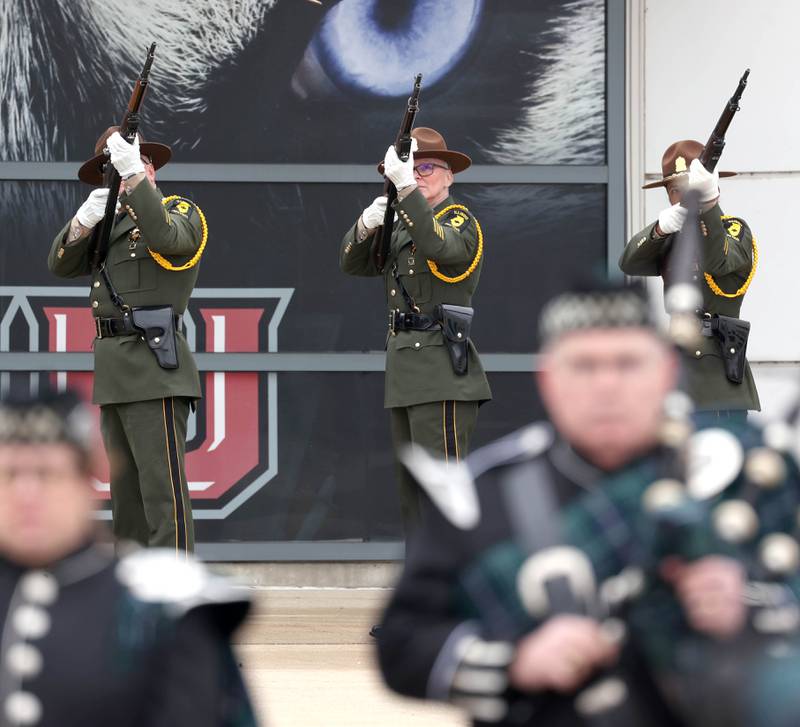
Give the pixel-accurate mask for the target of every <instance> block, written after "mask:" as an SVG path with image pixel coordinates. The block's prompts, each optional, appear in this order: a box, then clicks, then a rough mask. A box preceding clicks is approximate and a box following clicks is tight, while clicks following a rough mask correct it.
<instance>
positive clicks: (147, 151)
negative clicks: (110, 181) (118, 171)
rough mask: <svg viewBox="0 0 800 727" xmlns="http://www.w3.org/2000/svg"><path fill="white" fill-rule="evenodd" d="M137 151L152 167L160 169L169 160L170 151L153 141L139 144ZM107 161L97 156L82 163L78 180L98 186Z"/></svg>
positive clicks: (104, 157)
mask: <svg viewBox="0 0 800 727" xmlns="http://www.w3.org/2000/svg"><path fill="white" fill-rule="evenodd" d="M139 149H140V151H141V153H142V154H144V155H145V156H148V157H150V159H152V160H153V167H154V168H155V169H161V167H163V166H164V165H165V164H166V163H167V162H168V161H169V160H170V159H171V158H172V149H170V148H169V147H168V146H167V145H166V144H159V143H158V142H155V141H145V142H143V143H142V144H140V146H139ZM107 161H108V157H107V156H106V155H105V154H98V155H97V156H94V157H92V158H91V159H90V160H89V161H88V162H84V163H83V164H82V165H81V168H80V169H79V170H78V179H80V180H81V182H86V184H91V185H92V186H95V187H97V186H99V185H101V184H102V183H103V167H104V166H105V163H106V162H107Z"/></svg>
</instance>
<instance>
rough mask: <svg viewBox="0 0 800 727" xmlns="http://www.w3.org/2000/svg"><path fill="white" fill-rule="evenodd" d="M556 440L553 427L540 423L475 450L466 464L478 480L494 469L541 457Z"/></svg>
mask: <svg viewBox="0 0 800 727" xmlns="http://www.w3.org/2000/svg"><path fill="white" fill-rule="evenodd" d="M554 439H555V437H554V435H553V429H552V427H551V426H550V425H549V424H547V423H545V422H538V423H536V424H531V425H529V426H527V427H525V428H523V429H520V430H518V431H516V432H512V433H511V434H509V435H507V436H505V437H503V438H502V439H498V440H497V441H496V442H492V443H491V444H487V445H486V446H485V447H481V448H480V449H477V450H475V451H474V452H473V453H472V454H470V455H469V456H468V457H467V459H466V464H467V466H468V467H469V471H470V473H471V474H472V476H473V477H474V478H475V479H477V478H478V477H480V476H481V475H482V474H483V473H484V472H488V471H489V470H490V469H493V468H494V467H500V466H502V465H506V464H511V463H513V462H518V461H520V460H525V459H534V458H536V457H539V456H541V455H542V454H544V453H545V452H546V451H547V450H548V449H550V447H551V446H552V444H553V441H554Z"/></svg>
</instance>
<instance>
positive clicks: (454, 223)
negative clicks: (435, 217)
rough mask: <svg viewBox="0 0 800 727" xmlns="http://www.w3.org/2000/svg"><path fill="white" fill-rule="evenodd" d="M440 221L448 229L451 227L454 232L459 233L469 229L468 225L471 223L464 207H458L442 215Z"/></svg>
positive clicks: (470, 218)
mask: <svg viewBox="0 0 800 727" xmlns="http://www.w3.org/2000/svg"><path fill="white" fill-rule="evenodd" d="M441 220H442V223H443V224H445V225H447V226H448V227H452V228H453V229H454V230H459V231H460V230H462V229H464V228H466V227H469V225H470V223H471V222H472V217H471V215H470V213H469V212H468V211H467V209H466V207H462V206H461V205H458V206H457V207H455V208H454V209H451V210H450V211H449V212H447V214H445V215H443V216H442V218H441Z"/></svg>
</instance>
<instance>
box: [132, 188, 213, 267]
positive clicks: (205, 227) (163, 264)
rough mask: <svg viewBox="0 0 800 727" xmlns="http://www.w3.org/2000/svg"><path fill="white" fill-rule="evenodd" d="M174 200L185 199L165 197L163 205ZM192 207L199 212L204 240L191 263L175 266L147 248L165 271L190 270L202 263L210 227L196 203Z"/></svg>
mask: <svg viewBox="0 0 800 727" xmlns="http://www.w3.org/2000/svg"><path fill="white" fill-rule="evenodd" d="M174 199H183V197H181V196H180V195H179V194H173V195H172V196H170V197H164V199H162V200H161V204H163V205H166V204H168V203H169V202H172V200H174ZM192 206H193V207H194V208H195V209H196V210H197V214H199V215H200V226H201V227H202V228H203V239H202V240H200V247H198V248H197V252H196V253H195V254H194V257H193V258H192V259H191V260H189V262H186V263H184V264H183V265H173V264H172V263H171V262H170V261H169V260H167V258H165V257H164V256H163V255H161V254H160V253H157V252H153V251H152V250H151V249H150V248H149V247H148V248H147V252H149V253H150V257H152V258H153V260H155V261H156V262H157V263H158V264H159V265H160V266H161V267H162V268H164V269H165V270H171V271H178V270H188V269H189V268H193V267H194V266H195V265H197V263H199V262H200V257H201V255H202V254H203V250H204V249H205V247H206V242H208V225H207V224H206V216H205V215H204V214H203V211H202V210H201V209H200V208H199V207H198V206H197V205H196V204H195V203H194V202H192Z"/></svg>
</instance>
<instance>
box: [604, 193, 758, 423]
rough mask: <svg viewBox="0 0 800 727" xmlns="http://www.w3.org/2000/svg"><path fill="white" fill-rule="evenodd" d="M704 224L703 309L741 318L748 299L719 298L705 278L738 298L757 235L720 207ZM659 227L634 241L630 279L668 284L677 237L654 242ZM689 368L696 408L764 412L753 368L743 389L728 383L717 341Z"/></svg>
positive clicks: (628, 259) (626, 263) (702, 343)
mask: <svg viewBox="0 0 800 727" xmlns="http://www.w3.org/2000/svg"><path fill="white" fill-rule="evenodd" d="M700 220H701V227H702V229H703V232H704V236H703V242H702V244H703V249H702V261H701V262H702V264H701V263H695V276H696V277H697V278H698V279H699V282H700V283H701V286H702V291H703V310H705V311H706V312H707V313H712V314H713V313H719V314H721V315H724V316H731V317H733V318H739V311H740V310H741V308H742V301H743V300H744V294H742V295H738V296H736V297H734V298H728V297H725V296H723V295H719V293H715V292H714V290H713V289H712V287H711V285H710V284H709V283H708V282H707V281H706V280H704V275H703V274H704V273H708V274H709V275H710V276H711V277H712V278H713V279H714V281H715V282H716V284H717V286H718V287H719V289H720V290H721V291H722V292H724V293H736V291H738V290H739V289H740V288H741V287H742V286H743V285H744V284H745V281H747V279H748V277H749V276H750V272H751V271H752V270H753V252H754V249H755V247H754V241H753V233H752V232H751V231H750V228H749V227H748V226H747V223H746V222H745V221H744V220H742V219H741V218H739V217H731V216H728V215H723V213H722V210H721V209H720V207H719V205H718V204H717V205H714V206H713V207H712V208H711V209H710V210H708V211H706V212H704V213H703V214H702V215H701V217H700ZM655 227H656V223H655V222H654V223H652V224H651V225H648V226H647V227H645V228H644V230H642V231H641V232H638V233H636V234H635V235H634V236H633V237H632V238H631V240H630V242H628V244H627V245H626V246H625V250H624V251H623V253H622V257H621V258H620V260H619V266H620V268H621V269H622V271H623V272H625V273H626V274H627V275H660V276H661V277H663V278H664V284H665V285H668V284H669V276H670V266H669V257H668V255H669V251H670V250H671V249H672V244H673V242H674V240H675V235H669V236H667V237H665V238H659V237H656V236H655ZM686 368H687V379H688V387H689V394H690V395H691V397H692V399H694V402H695V404H696V405H697V408H698V409H700V410H712V409H755V410H756V411H759V410H760V409H761V404H760V402H759V399H758V391H757V390H756V384H755V381H753V373H752V371H751V370H750V364H749V363H748V364H746V366H745V375H744V380H743V381H742V383H741V384H734V383H733V382H731V381H729V380H728V379H727V378H726V376H725V368H724V365H723V361H722V355H721V353H720V349H719V344H718V342H717V339H715V338H701V339H700V340H699V342H698V343H697V346H696V348H695V350H694V351H692V352H691V360H690V361H688V362H687V366H686Z"/></svg>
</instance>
